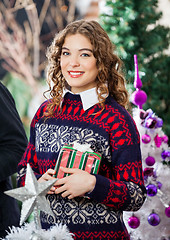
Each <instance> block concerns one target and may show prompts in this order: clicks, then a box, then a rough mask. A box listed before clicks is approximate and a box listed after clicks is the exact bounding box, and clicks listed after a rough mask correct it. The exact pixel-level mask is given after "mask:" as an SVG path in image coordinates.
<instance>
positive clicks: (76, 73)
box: [68, 71, 84, 78]
mask: <svg viewBox="0 0 170 240" xmlns="http://www.w3.org/2000/svg"><path fill="white" fill-rule="evenodd" d="M68 73H69V75H70V77H72V78H78V77H80V76H82V75H83V74H84V72H82V71H68Z"/></svg>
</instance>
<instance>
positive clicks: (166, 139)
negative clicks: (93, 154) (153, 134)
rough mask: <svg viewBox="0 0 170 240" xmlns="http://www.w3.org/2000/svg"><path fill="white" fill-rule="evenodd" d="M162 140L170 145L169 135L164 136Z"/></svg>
mask: <svg viewBox="0 0 170 240" xmlns="http://www.w3.org/2000/svg"><path fill="white" fill-rule="evenodd" d="M161 138H162V141H163V142H164V143H168V136H167V135H163V136H162V137H161Z"/></svg>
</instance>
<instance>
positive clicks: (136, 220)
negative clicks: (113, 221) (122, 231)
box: [128, 215, 140, 229]
mask: <svg viewBox="0 0 170 240" xmlns="http://www.w3.org/2000/svg"><path fill="white" fill-rule="evenodd" d="M128 224H129V227H131V228H134V229H135V228H138V227H139V225H140V220H139V218H138V217H136V216H134V215H133V216H132V217H130V218H129V220H128Z"/></svg>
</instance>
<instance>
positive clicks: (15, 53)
mask: <svg viewBox="0 0 170 240" xmlns="http://www.w3.org/2000/svg"><path fill="white" fill-rule="evenodd" d="M82 18H84V19H90V20H91V19H93V20H97V21H98V22H99V23H100V24H101V25H102V27H103V28H104V29H105V30H106V32H107V33H108V35H109V36H110V39H111V40H112V42H113V43H114V44H115V45H116V47H117V49H116V51H117V54H118V55H119V57H120V58H121V59H122V60H123V61H124V63H125V67H124V73H125V76H126V79H127V82H128V85H127V87H128V90H129V92H130V94H131V93H132V92H133V91H134V86H133V82H134V54H137V57H138V65H139V75H140V78H141V80H142V83H143V86H142V90H144V91H145V92H146V93H147V96H148V99H147V102H146V103H145V105H144V106H143V108H144V109H148V108H152V110H153V111H154V112H155V113H156V114H157V115H158V116H159V117H161V118H162V119H163V121H164V124H163V130H164V132H165V133H166V134H167V135H168V136H169V137H170V124H169V123H170V121H169V120H170V112H169V106H170V100H169V92H170V84H169V83H170V81H169V80H170V48H169V39H170V31H169V30H170V0H159V1H158V0H140V1H135V0H124V1H118V0H114V1H108V0H70V1H69V0H41V1H38V0H34V1H33V0H1V2H0V80H1V81H2V82H3V83H4V84H5V85H6V86H7V88H8V89H9V90H10V92H11V93H12V95H13V97H14V99H15V102H16V106H17V109H18V111H19V114H20V116H21V119H22V121H23V123H24V126H25V129H26V132H27V135H28V137H29V126H30V121H31V119H32V117H33V115H34V114H35V112H36V110H37V108H38V107H39V105H40V104H41V102H42V101H44V100H45V98H44V97H43V92H44V91H45V90H46V89H47V85H46V82H45V77H46V76H45V67H46V57H45V54H46V49H47V46H49V44H50V43H51V41H52V39H53V37H54V35H55V34H57V33H58V32H59V31H60V30H62V29H63V28H64V27H65V26H66V25H67V24H68V23H69V22H71V21H74V20H76V19H82ZM132 107H133V106H132Z"/></svg>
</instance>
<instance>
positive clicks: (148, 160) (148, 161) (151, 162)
mask: <svg viewBox="0 0 170 240" xmlns="http://www.w3.org/2000/svg"><path fill="white" fill-rule="evenodd" d="M145 162H146V164H147V165H148V166H153V165H154V164H155V158H154V157H151V156H148V157H147V158H146V159H145Z"/></svg>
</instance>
